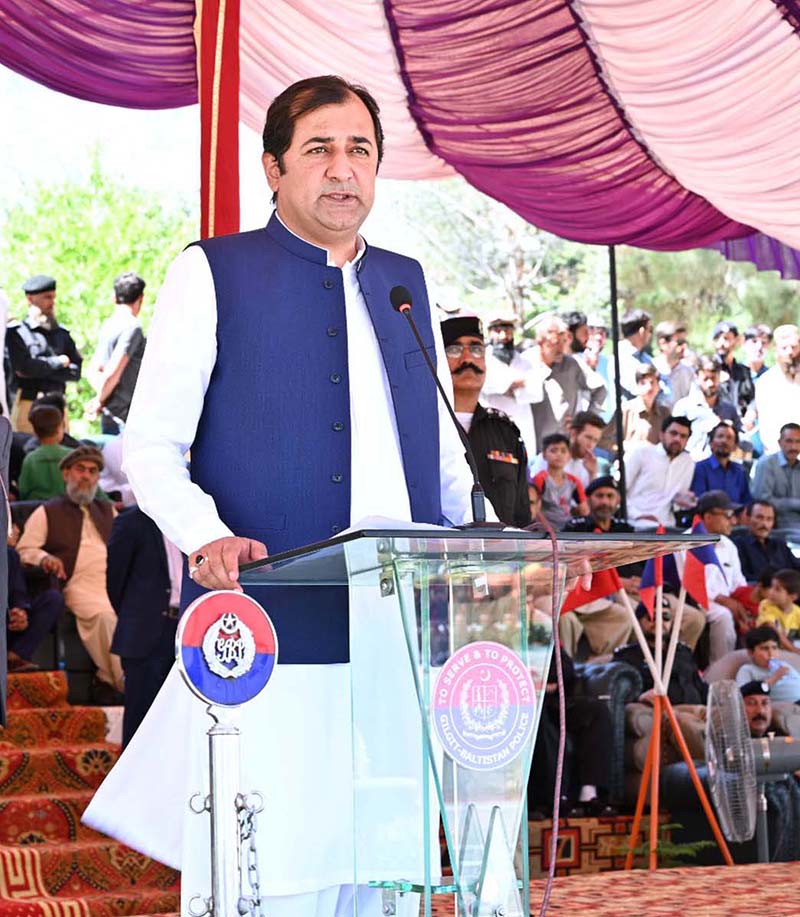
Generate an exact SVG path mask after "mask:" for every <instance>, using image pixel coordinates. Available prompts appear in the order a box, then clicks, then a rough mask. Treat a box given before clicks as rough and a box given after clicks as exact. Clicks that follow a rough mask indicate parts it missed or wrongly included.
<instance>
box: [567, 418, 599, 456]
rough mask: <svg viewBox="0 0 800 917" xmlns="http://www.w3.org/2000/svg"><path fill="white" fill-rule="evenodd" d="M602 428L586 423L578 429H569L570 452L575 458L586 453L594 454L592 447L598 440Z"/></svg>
mask: <svg viewBox="0 0 800 917" xmlns="http://www.w3.org/2000/svg"><path fill="white" fill-rule="evenodd" d="M602 432H603V431H602V430H599V429H598V428H597V427H593V426H592V425H591V424H588V423H587V424H586V425H585V426H584V428H583V429H582V430H580V431H578V430H570V431H569V439H570V444H571V446H572V453H573V455H574V456H575V457H576V458H585V457H586V456H587V455H594V447H595V446H596V445H597V444H598V443H599V442H600V435H601V434H602Z"/></svg>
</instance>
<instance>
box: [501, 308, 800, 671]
mask: <svg viewBox="0 0 800 917" xmlns="http://www.w3.org/2000/svg"><path fill="white" fill-rule="evenodd" d="M619 330H620V344H619V361H620V365H619V376H620V380H621V385H622V402H621V405H620V407H619V421H620V426H621V432H622V451H623V459H624V480H621V477H622V476H621V474H620V472H621V470H622V469H621V467H620V466H621V465H622V464H623V463H621V462H620V456H619V454H618V453H619V443H618V440H617V426H618V423H617V417H616V416H615V415H616V412H615V410H614V398H613V390H614V385H613V380H614V375H615V373H614V366H613V357H612V356H610V355H609V354H608V353H607V352H606V353H603V350H604V349H605V350H606V351H608V350H609V348H608V346H607V337H608V328H607V327H604V325H603V323H602V322H601V320H599V319H597V318H591V319H589V318H587V317H586V316H584V315H582V313H580V312H574V311H573V312H570V313H568V314H565V315H561V316H560V315H557V314H555V313H546V314H544V315H540V316H538V317H537V318H536V320H535V322H534V323H533V325H532V334H531V339H532V340H522V339H520V338H519V334H518V332H519V327H518V323H516V324H515V321H514V319H513V316H512V317H506V318H505V319H502V318H498V319H496V320H495V321H494V323H493V325H492V329H491V332H492V333H491V335H490V344H489V347H488V353H487V358H486V359H487V366H489V367H490V366H491V364H492V361H494V360H499V361H500V362H502V364H503V366H505V367H508V366H511V365H513V366H514V371H513V383H512V382H508V385H507V388H506V390H505V391H504V392H503V394H504V395H505V396H506V398H507V399H508V400H509V403H513V404H514V409H515V412H516V414H517V415H519V414H520V413H521V412H523V413H524V412H525V411H526V410H528V409H529V410H530V412H531V414H532V417H533V431H532V432H531V425H530V424H529V423H525V424H524V427H525V446H526V449H527V454H528V460H529V479H528V480H529V494H530V495H531V496H532V497H533V498H535V505H534V503H533V502H532V504H531V511H532V519H533V520H534V524H535V520H536V519H537V518H541V517H539V515H538V514H539V512H541V513H542V515H543V517H544V519H543V524H544V522H545V521H546V523H547V524H549V525H550V526H552V527H553V528H555V529H556V530H566V531H570V530H573V531H574V530H575V527H576V524H577V525H578V526H581V527H582V528H579V529H578V530H589V531H608V524H607V521H604V520H601V519H598V518H596V516H597V512H596V510H597V508H598V506H599V503H598V501H600V503H602V501H603V500H605V498H606V497H608V496H609V495H613V499H614V500H616V501H617V507H616V509H615V513H614V523H615V525H625V526H626V527H627V530H629V531H631V530H633V531H642V532H648V531H655V530H656V529H657V528H658V527H659V526H661V527H663V528H664V530H665V531H667V532H687V531H690V530H691V529H692V527H693V524H694V523H695V522H697V521H700V522H701V523H702V526H703V527H704V528H705V529H706V531H708V532H709V533H710V534H713V535H717V536H718V537H719V542H718V544H717V545H716V548H715V551H716V553H717V556H718V560H719V564H718V565H714V569H713V570H710V571H708V573H707V577H708V579H709V582H708V591H709V597H708V604H709V608H707V609H700V608H694V609H692V610H691V612H689V613H688V618H689V620H688V621H687V620H685V621H684V625H683V627H682V633H681V638H682V639H683V640H685V641H687V643H688V644H689V645H690V647H692V648H694V647H695V645H696V644H698V643H700V644H701V645H700V647H699V649H698V653H700V658H701V661H705V662H708V661H714V660H715V659H717V658H719V657H720V656H721V655H724V654H725V653H726V652H728V651H729V650H731V649H733V648H734V647H735V646H737V645H740V644H742V641H743V640H744V637H745V634H746V632H747V630H748V629H749V628H750V627H752V626H754V625H755V623H756V620H757V618H758V614H759V611H758V608H759V602H760V601H761V600H762V599H763V598H764V596H765V594H766V590H768V589H770V588H771V577H772V575H773V574H775V573H778V572H781V571H784V570H786V569H790V568H793V567H795V566H796V565H797V564H798V560H797V556H796V552H798V550H800V461H798V457H800V336H799V334H798V328H797V326H796V325H781V326H779V327H777V328H775V329H774V331H772V330H771V329H769V328H768V327H767V326H765V325H754V326H752V327H748V328H747V329H745V331H744V334H743V335H741V334H740V333H739V330H738V328H737V327H736V326H735V324H733V323H732V322H730V321H721V322H719V323H718V324H717V325H716V326H715V327H714V329H713V331H712V333H711V336H710V340H709V342H708V348H707V352H706V353H700V352H698V353H692V352H690V351H689V349H688V337H687V327H686V325H685V324H682V323H680V322H669V321H666V322H661V323H660V324H659V325H657V326H656V327H655V328H653V324H652V321H651V316H650V315H649V314H648V313H647V312H646V311H644V310H642V309H631V310H629V311H628V312H626V313H625V314H624V315H623V316H622V319H621V322H620V329H619ZM651 347H652V348H653V350H654V354H651ZM495 353H496V354H497V356H495ZM601 357H602V359H601ZM505 379H506V380H508V379H510V376H508V375H506V377H505ZM518 425H519V424H518ZM609 475H610V476H609ZM601 479H602V481H603V482H606V480H607V482H608V484H607V486H605V487H601V488H598V487H597V484H596V483H595V482H597V483H600V481H601ZM623 491H624V503H622V500H621V499H620V496H621V493H622V492H623ZM487 492H488V491H487ZM620 504H622V505H624V507H625V515H624V517H623V516H622V510H621V508H620ZM599 508H600V515H602V512H603V509H604V507H602V506H599ZM587 525H589V526H591V527H592V528H590V529H587V528H586V526H587ZM731 538H732V539H733V540H731ZM793 548H794V550H793ZM627 572H628V575H627V576H626V577H624V581H625V583H626V591H628V592H629V595H630V598H631V601H632V602H633V605H634V606H635V605H636V602H637V601H638V594H637V589H636V580H635V577H633V576H632V575H631V571H627ZM668 601H672V602H673V604H674V597H672V598H671V599H670V597H669V596H668ZM690 601H691V599H690ZM617 604H618V603H617V600H616V598H615V597H613V596H612V597H607V598H606V599H605V601H600V602H596V603H594V604H593V607H592V608H587V609H584V608H578V609H575V610H573V611H570V612H569V615H568V616H566V617H568V621H567V622H566V623H568V624H569V627H567V626H566V623H565V625H564V632H563V633H562V640H564V643H565V646H566V647H567V649H568V652H576V651H580V652H584V653H586V652H588V653H589V654H590V655H607V654H608V653H609V652H612V651H613V650H614V648H615V647H616V646H619V645H621V644H622V643H625V642H626V640H627V638H628V636H629V635H630V630H629V628H628V629H626V628H625V626H624V621H625V616H623V614H622V611H621V609H619V608H617V609H615V605H617ZM600 606H602V610H601V607H600ZM593 609H594V613H595V614H596V616H597V617H596V620H595V621H591V615H592V612H593ZM615 615H616V618H615ZM697 615H699V618H698V617H697ZM573 619H574V620H573ZM617 625H618V626H617ZM687 628H688V630H687ZM703 630H705V631H706V635H705V637H704V639H703V640H700V637H701V636H702V631H703ZM609 637H610V641H609ZM579 644H581V648H580V649H579ZM702 654H705V656H706V658H705V660H703V658H702Z"/></svg>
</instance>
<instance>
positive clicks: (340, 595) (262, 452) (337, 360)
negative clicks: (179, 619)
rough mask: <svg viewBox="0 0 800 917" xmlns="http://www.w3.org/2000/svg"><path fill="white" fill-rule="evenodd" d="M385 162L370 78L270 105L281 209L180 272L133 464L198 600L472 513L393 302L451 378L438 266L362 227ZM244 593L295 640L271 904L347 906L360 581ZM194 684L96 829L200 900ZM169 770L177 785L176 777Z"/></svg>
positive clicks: (270, 176)
mask: <svg viewBox="0 0 800 917" xmlns="http://www.w3.org/2000/svg"><path fill="white" fill-rule="evenodd" d="M382 155H383V132H382V129H381V125H380V121H379V117H378V107H377V105H376V103H375V101H374V99H373V98H372V97H371V96H370V95H369V93H368V92H367V91H366V90H364V89H363V88H361V87H357V86H353V85H350V84H348V83H346V82H345V81H344V80H342V79H340V78H338V77H333V76H324V77H316V78H313V79H307V80H303V81H301V82H299V83H295V84H294V85H293V86H290V87H289V88H288V89H286V90H285V91H284V92H283V93H281V94H280V95H279V96H278V97H277V98H276V99H275V100H274V101H273V102H272V104H271V106H270V108H269V111H268V113H267V120H266V125H265V128H264V154H263V165H264V171H265V173H266V177H267V182H268V183H269V186H270V188H271V190H272V192H273V200H274V202H275V204H276V212H275V213H274V214H273V215H272V216H271V218H270V220H269V223H268V224H267V226H266V228H264V229H260V230H257V231H255V232H246V233H241V234H238V235H231V236H222V237H217V238H213V239H208V240H205V241H202V242H199V243H197V244H195V245H192V246H190V247H189V248H187V249H186V250H185V251H184V252H183V253H182V254H180V255H179V256H178V258H177V259H176V260H175V262H174V263H173V264H172V266H171V267H170V269H169V272H168V274H167V277H166V280H165V282H164V286H163V287H162V290H161V294H160V296H159V301H158V306H157V309H156V315H155V318H154V321H153V324H152V327H151V331H150V334H149V337H148V345H147V351H146V353H145V357H144V361H143V364H142V369H141V373H140V376H139V380H138V383H137V388H136V394H135V397H134V400H133V404H132V406H131V411H130V415H129V418H128V424H127V427H126V431H125V470H126V472H127V474H128V477H129V479H130V482H131V485H132V486H133V490H134V492H135V494H136V498H137V501H138V503H139V505H140V507H141V508H142V509H143V510H144V511H145V512H146V513H148V514H149V515H150V516H152V518H153V519H154V520H155V521H156V522H157V524H158V525H159V527H160V528H161V530H162V531H163V532H164V534H165V535H166V536H167V537H168V538H169V539H170V540H172V541H173V542H174V543H175V544H176V545H178V546H179V547H180V548H181V550H182V551H183V552H184V553H185V554H186V555H188V560H189V567H188V569H189V572H190V574H191V581H188V580H186V579H185V580H184V590H183V594H182V604H183V606H184V607H185V605H186V604H188V602H190V601H191V600H192V599H194V598H195V597H196V596H197V595H199V594H200V593H201V592H202V591H203V590H204V589H238V588H240V587H239V585H238V582H237V577H238V565H239V564H240V563H244V562H247V561H252V560H256V559H259V558H263V557H265V556H266V555H267V551H269V552H270V553H272V554H274V553H277V552H280V551H284V550H288V549H291V548H296V547H299V546H301V545H304V544H310V543H314V542H319V541H322V540H324V539H326V538H329V537H331V536H333V535H335V534H336V533H338V532H340V531H342V530H344V529H346V528H347V527H348V526H349V525H351V523H354V522H356V521H358V520H359V519H361V518H363V517H365V516H367V515H373V516H374V515H379V516H384V517H389V518H392V519H398V520H413V521H415V522H421V523H430V524H434V525H435V524H439V523H442V522H445V521H447V520H449V521H451V522H452V523H455V524H458V523H461V522H465V521H468V519H467V511H468V507H469V505H470V490H471V484H472V482H471V477H470V474H469V470H468V466H467V465H466V463H465V461H464V457H463V448H462V447H461V445H460V442H459V440H458V437H457V434H456V431H455V429H454V428H453V426H452V424H451V423H450V421H449V418H447V417H446V416H445V414H444V410H443V409H442V406H441V405H440V404H439V403H438V400H437V395H436V391H435V387H434V384H433V380H432V379H431V378H430V376H429V374H428V371H427V369H426V367H425V365H424V364H423V359H422V354H421V352H420V351H419V348H418V346H417V344H416V343H415V341H414V339H413V337H412V335H411V333H410V329H409V328H408V327H406V322H405V321H404V320H403V318H402V317H401V316H399V315H397V314H396V313H395V311H394V310H393V309H392V306H391V304H390V300H389V292H390V290H391V288H392V287H393V286H395V285H398V284H401V285H403V286H405V287H407V288H408V289H409V290H410V291H411V293H412V297H413V303H414V315H415V317H416V321H417V323H418V325H419V327H420V330H421V334H422V336H423V339H424V341H425V343H426V347H427V348H428V349H429V350H430V352H431V353H433V352H434V351H435V354H436V357H437V364H438V367H439V375H440V378H441V380H442V382H443V383H444V384H445V385H446V388H447V389H448V390H450V389H451V383H450V378H449V372H448V369H447V360H446V359H445V358H444V353H443V348H442V344H441V341H440V337H439V333H438V330H437V331H436V332H434V329H433V328H432V323H431V315H430V308H429V305H428V300H427V294H426V290H425V281H424V278H423V274H422V270H421V268H420V266H419V264H418V263H417V262H415V261H413V260H411V259H409V258H405V257H402V256H400V255H397V254H394V253H391V252H387V251H384V250H381V249H375V248H371V247H369V246H368V245H367V244H366V242H365V241H364V240H363V239H362V238H361V237H360V236H359V234H358V230H359V227H360V226H361V224H362V223H363V221H364V220H365V218H366V217H367V215H368V213H369V211H370V208H371V207H372V203H373V198H374V189H375V177H376V174H377V171H378V166H379V163H380V161H381V158H382ZM177 342H179V346H176V343H177ZM189 449H191V472H190V471H189V470H188V469H187V468H186V463H185V461H184V458H183V457H184V455H185V453H186V452H187V450H189ZM247 591H248V594H250V595H253V597H254V598H256V599H257V600H259V601H260V602H261V604H262V605H264V607H265V608H266V609H267V611H268V613H269V614H270V616H271V617H272V620H273V622H274V624H275V627H276V630H277V634H278V640H279V645H280V650H279V663H280V665H279V667H278V671H277V672H276V675H275V677H274V678H273V680H272V682H271V683H270V685H269V686H268V687H267V689H266V690H265V691H264V693H263V694H262V695H261V696H260V697H259V698H257V699H256V701H254V702H253V703H252V704H251V705H250V707H248V708H247V710H246V711H245V714H246V715H245V716H244V717H243V721H242V734H243V746H242V753H243V761H244V765H245V769H247V768H248V767H249V766H251V765H252V764H253V760H254V759H256V760H257V761H258V768H257V769H256V770H254V771H253V774H254V776H253V788H254V789H259V790H261V791H262V792H264V795H265V798H266V799H267V806H266V810H265V813H264V815H262V816H261V821H262V824H263V825H264V826H265V827H264V828H262V829H261V830H260V831H259V833H258V839H259V846H260V847H261V848H264V849H260V850H259V860H260V863H261V872H262V874H261V887H262V890H264V889H266V891H267V893H268V894H269V895H270V896H276V897H275V900H272V899H270V900H268V901H267V913H270V914H271V915H273V917H282V914H289V913H290V914H291V915H292V917H306V915H315V914H319V915H320V917H322V915H333V914H335V913H337V912H339V913H343V912H348V911H350V910H351V909H352V889H350V890H348V889H347V888H346V887H345V888H340V887H339V886H346V885H347V883H348V882H352V876H353V871H352V854H351V851H352V840H351V838H352V816H351V815H350V814H348V812H347V807H346V804H345V803H346V802H347V801H351V800H352V781H351V768H352V753H351V737H350V728H349V701H348V697H349V693H348V691H349V666H348V665H346V663H348V661H349V658H350V656H349V650H350V646H349V634H348V594H347V589H345V588H342V587H323V586H316V587H308V588H294V589H290V588H286V587H261V588H260V589H259V588H250V587H248V590H247ZM387 617H388V616H387ZM403 652H405V650H404V651H403ZM406 666H407V662H406ZM187 694H188V691H187V690H186V689H185V688H184V687H183V685H182V684H180V682H179V680H178V678H177V675H176V673H175V670H173V672H172V674H171V676H170V679H169V680H168V681H167V683H166V685H165V688H164V690H163V691H162V692H161V695H160V696H159V698H158V699H157V700H156V702H155V704H154V707H153V709H152V710H151V713H150V715H149V716H148V718H147V719H146V720H145V722H144V723H143V725H142V727H141V729H140V731H139V733H138V734H137V735H136V736H135V737H134V739H133V741H132V743H131V745H130V746H129V749H128V751H127V752H126V754H125V756H123V758H122V759H121V761H120V764H119V765H117V768H116V769H115V771H114V772H113V773H112V774H111V775H110V777H109V778H108V779H109V783H110V785H111V787H122V786H126V792H127V793H128V794H132V790H131V788H130V785H129V784H128V783H126V782H125V780H128V779H129V780H137V779H138V780H139V781H143V776H142V775H143V774H145V773H150V774H151V778H150V780H151V782H149V783H148V784H147V787H148V788H147V791H146V794H145V795H146V796H147V800H146V801H144V800H142V799H141V798H139V799H138V801H137V808H139V809H140V811H139V812H138V814H137V815H136V816H134V815H133V814H129V815H127V816H126V815H124V814H122V813H121V811H120V810H119V809H118V799H117V800H115V801H114V802H115V806H114V807H115V808H117V811H116V812H115V813H110V812H105V813H101V812H100V810H101V809H102V808H103V805H102V802H101V800H99V801H98V803H97V804H96V806H97V808H95V806H93V809H92V812H91V813H90V818H89V820H90V822H91V823H94V824H97V825H99V826H102V827H103V830H106V831H108V832H109V833H113V834H115V835H117V836H121V837H122V838H123V839H125V840H127V841H128V842H129V843H131V844H132V845H133V846H135V847H138V848H139V849H145V850H146V851H147V852H149V853H152V855H154V856H156V857H158V858H160V859H162V860H166V861H167V862H170V863H172V864H176V865H177V864H178V863H180V864H181V866H182V867H183V869H184V875H183V878H182V886H183V889H184V895H188V896H191V895H192V894H195V893H197V892H202V891H203V889H202V888H198V887H197V883H198V882H199V881H200V878H199V877H200V873H201V872H202V869H197V868H195V869H194V870H192V869H191V866H190V863H189V860H190V859H191V858H192V857H193V856H194V855H195V854H196V855H197V858H198V859H199V860H202V858H203V857H205V862H206V866H205V869H206V871H207V868H208V867H207V852H206V851H204V850H203V846H204V845H207V840H204V839H203V840H202V841H201V842H199V843H198V842H195V841H194V840H193V839H190V838H188V837H187V834H188V833H189V829H190V827H192V833H195V834H197V836H198V837H200V838H201V839H202V837H203V836H202V834H201V832H200V818H199V817H198V816H193V815H192V816H189V817H190V818H192V819H194V821H193V822H187V828H186V830H181V825H180V824H179V825H178V826H173V827H167V826H165V822H168V821H169V820H170V814H174V818H175V819H176V820H177V821H178V822H181V823H182V822H183V818H184V811H185V809H186V804H187V799H188V796H189V795H191V793H193V792H195V791H196V790H198V789H199V788H200V784H201V783H202V780H203V779H204V778H203V776H202V774H201V772H200V771H199V770H198V764H197V761H196V760H195V759H196V758H200V759H201V760H202V758H204V757H205V754H206V753H205V736H204V733H205V731H206V729H207V728H208V726H209V725H210V720H208V718H207V717H205V716H203V715H200V716H199V718H198V717H197V716H195V718H194V721H193V725H192V729H193V730H194V732H195V733H199V734H198V735H193V736H191V737H187V732H188V727H187V725H186V722H185V709H186V705H187V704H189V703H191V704H192V707H193V709H194V708H197V707H200V712H201V714H202V705H200V704H197V702H195V701H188V700H187V699H186V695H187ZM167 696H168V699H167ZM254 711H255V713H254ZM256 714H257V715H256ZM398 739H400V736H398ZM165 743H166V745H167V746H169V748H168V750H167V749H165ZM181 743H182V744H181ZM190 743H192V747H193V748H194V749H195V750H194V751H193V752H191V754H190V753H189V752H187V751H186V746H188V745H189V744H190ZM153 746H156V747H155V748H153ZM173 746H174V747H173ZM172 752H174V754H175V757H170V755H171V754H172ZM401 753H402V752H401ZM165 761H167V762H168V770H169V772H170V774H171V775H172V776H174V775H175V773H176V771H177V772H178V776H179V777H180V778H181V779H179V780H177V781H176V780H174V779H170V778H169V776H166V777H165V774H164V769H165V765H164V762H165ZM154 767H157V768H160V770H159V771H158V772H157V774H156V775H155V776H153V774H152V770H148V769H152V768H154ZM184 771H185V772H184ZM118 772H121V773H122V774H123V775H124V777H125V780H123V779H122V777H120V776H119V775H118ZM248 779H250V777H249V776H243V780H248ZM164 780H166V781H167V783H166V786H167V788H166V789H162V788H161V786H160V782H161V781H164ZM192 781H194V782H192ZM156 787H158V788H156ZM104 789H105V787H104ZM243 789H244V790H249V789H250V785H249V784H247V785H246V786H245V785H244V784H243ZM102 795H103V793H102V791H101V794H100V796H101V797H102ZM109 801H110V800H109ZM143 805H144V807H145V809H146V811H144V810H142V806H143ZM165 807H166V808H165ZM108 808H112V807H111V806H109V807H108ZM112 815H113V817H112ZM151 819H157V820H159V822H160V824H159V826H158V829H157V830H154V826H153V825H149V824H148V822H149V821H150V820H151ZM134 823H135V824H134ZM195 825H196V827H193V826H195ZM348 825H349V827H348ZM348 832H349V833H348ZM375 840H377V838H376V839H375ZM191 850H193V851H194V853H192V852H191ZM187 851H190V852H187ZM190 873H191V874H190ZM202 878H203V879H207V876H203V877H202ZM296 896H299V897H296ZM364 903H365V904H366V902H364ZM377 903H378V905H379V904H380V896H379V895H378V896H377ZM369 909H370V908H367V910H369Z"/></svg>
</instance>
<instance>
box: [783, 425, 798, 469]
mask: <svg viewBox="0 0 800 917" xmlns="http://www.w3.org/2000/svg"><path fill="white" fill-rule="evenodd" d="M778 445H779V446H780V450H781V452H782V453H783V454H784V456H785V457H786V461H787V462H788V463H789V464H790V465H794V463H795V462H796V461H797V456H798V455H800V430H784V431H783V433H781V435H780V439H779V440H778Z"/></svg>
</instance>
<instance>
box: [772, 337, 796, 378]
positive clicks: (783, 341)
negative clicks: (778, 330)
mask: <svg viewBox="0 0 800 917" xmlns="http://www.w3.org/2000/svg"><path fill="white" fill-rule="evenodd" d="M775 360H776V361H777V363H778V365H779V366H780V367H781V369H783V370H784V371H785V372H788V371H789V370H791V369H797V365H798V363H800V336H798V335H797V334H795V333H794V332H787V333H785V334H781V335H780V337H776V338H775Z"/></svg>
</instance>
